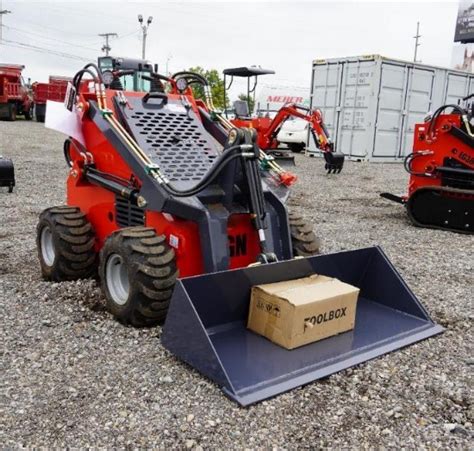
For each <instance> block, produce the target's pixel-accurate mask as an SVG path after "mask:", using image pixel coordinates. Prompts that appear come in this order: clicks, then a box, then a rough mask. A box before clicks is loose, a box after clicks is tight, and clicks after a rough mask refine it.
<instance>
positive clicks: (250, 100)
mask: <svg viewBox="0 0 474 451" xmlns="http://www.w3.org/2000/svg"><path fill="white" fill-rule="evenodd" d="M239 100H244V101H245V102H247V104H248V106H249V112H250V114H252V111H253V107H254V106H255V100H254V99H253V96H250V97H248V96H247V94H243V93H242V94H239Z"/></svg>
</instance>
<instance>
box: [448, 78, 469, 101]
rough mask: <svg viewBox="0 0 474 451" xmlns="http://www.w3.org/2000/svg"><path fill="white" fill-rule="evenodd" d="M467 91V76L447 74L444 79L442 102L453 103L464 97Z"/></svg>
mask: <svg viewBox="0 0 474 451" xmlns="http://www.w3.org/2000/svg"><path fill="white" fill-rule="evenodd" d="M468 91H469V77H468V76H467V74H466V75H460V74H448V77H447V79H446V89H445V95H444V104H448V103H454V104H455V105H457V103H458V100H459V99H462V98H463V97H466V96H467V94H468Z"/></svg>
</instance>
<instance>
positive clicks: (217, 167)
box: [162, 145, 245, 197]
mask: <svg viewBox="0 0 474 451" xmlns="http://www.w3.org/2000/svg"><path fill="white" fill-rule="evenodd" d="M240 149H242V146H240V145H239V146H233V147H229V149H227V151H226V152H225V153H224V154H223V155H222V156H221V158H220V159H219V160H218V161H217V162H216V163H215V164H214V165H213V167H212V168H211V169H210V170H209V171H208V173H207V174H206V175H205V176H204V177H203V178H202V180H200V181H199V182H198V183H197V184H196V185H194V186H193V187H192V188H190V189H187V190H179V189H177V188H175V187H174V186H172V185H171V184H170V183H169V182H166V183H163V184H162V186H163V188H164V189H165V190H166V191H167V192H168V193H169V194H172V195H173V196H175V197H189V196H194V195H196V194H199V193H200V192H201V191H203V190H204V189H206V188H207V187H208V186H209V185H210V184H211V183H213V182H214V180H215V179H216V178H217V176H218V175H219V174H220V173H221V172H222V170H223V169H224V168H225V167H226V166H227V165H228V164H229V163H230V162H231V161H233V160H235V159H236V158H239V157H242V156H243V155H242V153H240V152H239V153H235V152H236V151H237V150H240ZM244 157H245V156H244Z"/></svg>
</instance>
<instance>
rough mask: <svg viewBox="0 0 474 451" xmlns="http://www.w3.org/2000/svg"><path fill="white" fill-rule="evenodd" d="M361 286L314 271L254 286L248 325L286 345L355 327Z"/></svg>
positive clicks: (293, 344)
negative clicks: (299, 276)
mask: <svg viewBox="0 0 474 451" xmlns="http://www.w3.org/2000/svg"><path fill="white" fill-rule="evenodd" d="M358 296H359V289H358V288H356V287H353V286H352V285H349V284H347V283H344V282H341V281H340V280H338V279H334V278H331V277H326V276H321V275H316V274H315V275H312V276H309V277H305V278H303V279H295V280H287V281H283V282H276V283H269V284H266V285H257V286H254V287H252V294H251V299H250V311H249V317H248V323H247V327H248V328H249V329H250V330H252V331H254V332H256V333H258V334H260V335H263V336H264V337H267V338H268V339H269V340H271V341H273V342H274V343H276V344H279V345H281V346H283V347H284V348H287V349H293V348H297V347H298V346H302V345H305V344H308V343H312V342H314V341H318V340H321V339H323V338H327V337H330V336H332V335H336V334H340V333H341V332H346V331H348V330H351V329H353V328H354V323H355V314H356V307H357V298H358Z"/></svg>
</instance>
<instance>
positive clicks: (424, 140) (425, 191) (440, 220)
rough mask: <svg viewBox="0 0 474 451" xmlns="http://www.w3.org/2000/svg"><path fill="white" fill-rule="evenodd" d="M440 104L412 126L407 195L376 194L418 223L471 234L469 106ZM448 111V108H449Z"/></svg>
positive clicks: (473, 159)
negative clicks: (412, 138)
mask: <svg viewBox="0 0 474 451" xmlns="http://www.w3.org/2000/svg"><path fill="white" fill-rule="evenodd" d="M473 97H474V94H471V95H469V96H467V97H465V98H464V99H462V100H463V102H464V105H454V104H453V105H443V106H441V107H440V108H438V109H437V110H436V111H435V112H434V113H433V115H432V116H428V117H427V118H426V121H425V122H424V123H422V124H417V125H416V126H415V134H414V146H413V152H412V153H411V154H409V155H408V156H407V157H406V158H405V169H406V170H407V172H408V173H409V174H410V182H409V185H408V195H407V196H401V197H400V196H396V195H394V194H391V193H381V194H380V195H381V196H382V197H384V198H386V199H389V200H392V201H395V202H398V203H401V204H402V205H404V206H405V207H406V210H407V213H408V216H409V218H410V220H411V221H412V222H413V224H415V225H416V226H418V227H429V228H434V229H441V230H449V231H452V232H458V233H467V234H472V233H474V127H473V126H472V125H471V121H472V118H473V117H474V114H473V113H474V105H473V104H469V100H470V99H472V98H473ZM449 110H451V111H449Z"/></svg>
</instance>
